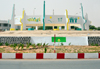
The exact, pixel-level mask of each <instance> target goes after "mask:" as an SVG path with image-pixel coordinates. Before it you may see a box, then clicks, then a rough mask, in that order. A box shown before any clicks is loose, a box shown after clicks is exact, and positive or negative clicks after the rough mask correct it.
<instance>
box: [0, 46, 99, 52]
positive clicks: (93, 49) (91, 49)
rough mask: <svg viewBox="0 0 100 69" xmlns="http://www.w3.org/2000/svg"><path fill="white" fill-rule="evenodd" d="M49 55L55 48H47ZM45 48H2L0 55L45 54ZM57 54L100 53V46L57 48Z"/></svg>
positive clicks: (0, 48) (0, 47)
mask: <svg viewBox="0 0 100 69" xmlns="http://www.w3.org/2000/svg"><path fill="white" fill-rule="evenodd" d="M46 48H47V53H54V46H46ZM44 49H45V47H43V46H40V47H39V46H36V48H33V47H32V46H30V47H29V48H28V49H27V48H26V47H24V48H23V50H21V48H20V49H19V50H18V47H16V49H15V50H13V47H10V46H0V53H44ZM55 49H56V53H98V52H99V53H100V46H56V47H55Z"/></svg>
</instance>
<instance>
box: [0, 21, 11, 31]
mask: <svg viewBox="0 0 100 69" xmlns="http://www.w3.org/2000/svg"><path fill="white" fill-rule="evenodd" d="M5 30H10V24H9V23H8V21H6V20H0V31H5Z"/></svg>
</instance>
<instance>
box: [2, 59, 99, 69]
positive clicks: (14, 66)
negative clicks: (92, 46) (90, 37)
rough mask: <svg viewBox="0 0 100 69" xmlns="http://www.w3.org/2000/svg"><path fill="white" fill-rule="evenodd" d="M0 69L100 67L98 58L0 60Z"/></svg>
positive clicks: (86, 68) (88, 68) (94, 68)
mask: <svg viewBox="0 0 100 69" xmlns="http://www.w3.org/2000/svg"><path fill="white" fill-rule="evenodd" d="M0 69H100V59H67V60H65V59H64V60H25V59H24V60H15V59H14V60H9V59H8V60H6V59H5V60H4V59H3V60H2V59H1V60H0Z"/></svg>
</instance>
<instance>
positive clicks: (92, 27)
mask: <svg viewBox="0 0 100 69" xmlns="http://www.w3.org/2000/svg"><path fill="white" fill-rule="evenodd" d="M89 29H92V30H93V29H95V30H96V29H97V28H96V27H95V26H93V25H90V26H89Z"/></svg>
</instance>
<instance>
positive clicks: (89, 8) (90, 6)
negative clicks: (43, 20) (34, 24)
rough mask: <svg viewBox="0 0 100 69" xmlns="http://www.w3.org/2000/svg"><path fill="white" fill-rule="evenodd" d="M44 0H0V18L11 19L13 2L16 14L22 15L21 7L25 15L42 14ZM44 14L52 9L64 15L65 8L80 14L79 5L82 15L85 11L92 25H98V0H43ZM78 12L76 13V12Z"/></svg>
mask: <svg viewBox="0 0 100 69" xmlns="http://www.w3.org/2000/svg"><path fill="white" fill-rule="evenodd" d="M43 1H44V0H0V20H8V19H11V15H12V7H13V4H15V10H16V11H15V13H16V16H21V15H22V10H23V8H24V9H25V11H26V14H27V15H33V11H34V8H36V10H35V15H42V13H43ZM45 1H46V15H52V14H53V12H52V11H53V9H54V10H55V12H54V13H55V15H64V14H65V10H66V9H67V10H68V14H69V15H81V13H80V12H81V9H80V8H81V6H80V3H82V4H83V7H84V15H85V14H86V13H87V14H88V18H89V20H90V21H91V22H92V25H95V26H97V27H98V26H100V24H99V23H100V22H99V20H100V0H45ZM76 13H78V14H76Z"/></svg>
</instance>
